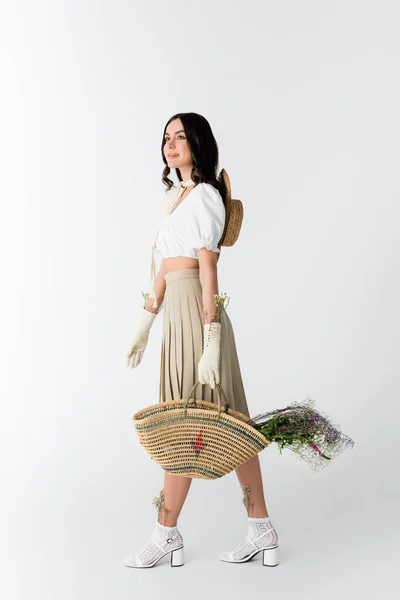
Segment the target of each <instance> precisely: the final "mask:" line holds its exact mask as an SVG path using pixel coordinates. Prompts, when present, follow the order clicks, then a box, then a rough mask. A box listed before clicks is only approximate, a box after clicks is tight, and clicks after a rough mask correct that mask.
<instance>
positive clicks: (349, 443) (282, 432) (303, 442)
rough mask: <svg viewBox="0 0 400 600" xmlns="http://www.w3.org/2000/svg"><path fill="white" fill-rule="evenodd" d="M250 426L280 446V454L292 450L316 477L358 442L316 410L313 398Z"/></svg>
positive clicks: (262, 417) (263, 416) (265, 415)
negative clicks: (283, 449)
mask: <svg viewBox="0 0 400 600" xmlns="http://www.w3.org/2000/svg"><path fill="white" fill-rule="evenodd" d="M250 425H252V426H253V427H254V428H255V429H258V430H259V431H260V432H261V433H262V434H263V435H264V436H265V438H266V439H267V440H268V441H271V442H276V443H277V444H278V447H279V451H280V453H282V448H284V447H287V448H289V449H290V450H292V451H293V452H294V453H295V454H296V455H297V457H298V458H300V459H302V460H304V461H305V462H306V463H307V464H308V465H309V467H310V468H311V470H312V471H313V473H314V474H316V473H317V472H318V471H319V470H320V469H321V468H322V467H324V466H325V465H326V464H329V461H330V460H332V458H334V457H335V456H337V455H338V454H340V453H341V452H343V451H344V450H346V448H352V447H353V445H354V441H353V440H352V439H351V438H350V437H348V436H347V435H345V434H344V433H342V432H341V431H340V429H339V427H338V426H337V425H334V424H333V423H332V422H331V421H330V420H329V418H328V417H327V416H325V415H323V414H322V413H321V412H319V411H317V410H316V408H315V401H314V400H313V399H312V398H310V396H307V398H306V399H305V400H304V401H303V402H298V403H296V402H292V403H291V404H289V406H286V407H285V408H278V409H276V410H272V411H269V412H266V413H262V414H259V415H257V416H255V417H254V418H252V419H251V423H250Z"/></svg>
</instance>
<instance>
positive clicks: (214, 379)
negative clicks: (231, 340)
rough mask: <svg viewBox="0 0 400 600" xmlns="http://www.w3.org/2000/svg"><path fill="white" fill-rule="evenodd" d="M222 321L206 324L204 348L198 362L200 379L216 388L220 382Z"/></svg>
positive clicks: (201, 381)
mask: <svg viewBox="0 0 400 600" xmlns="http://www.w3.org/2000/svg"><path fill="white" fill-rule="evenodd" d="M220 342H221V323H215V322H214V323H205V324H204V350H203V354H202V357H201V359H200V362H199V364H198V380H199V382H200V383H202V384H204V383H209V384H210V386H211V387H212V388H213V389H214V388H215V384H217V383H219V357H220Z"/></svg>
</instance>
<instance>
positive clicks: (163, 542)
mask: <svg viewBox="0 0 400 600" xmlns="http://www.w3.org/2000/svg"><path fill="white" fill-rule="evenodd" d="M168 553H171V567H181V566H182V565H183V564H184V555H183V538H182V536H181V534H180V532H179V530H178V527H177V526H175V527H165V526H164V525H161V524H160V523H158V521H157V523H156V526H155V528H154V530H153V533H152V534H151V536H150V538H149V539H148V540H147V542H146V543H145V544H144V546H143V547H142V548H141V550H139V552H138V553H137V554H135V555H134V556H127V557H126V558H125V565H126V566H127V567H139V568H146V567H154V565H155V564H156V563H157V562H158V561H159V560H161V559H162V558H163V557H164V556H166V555H167V554H168Z"/></svg>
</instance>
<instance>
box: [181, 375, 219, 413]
mask: <svg viewBox="0 0 400 600" xmlns="http://www.w3.org/2000/svg"><path fill="white" fill-rule="evenodd" d="M199 383H200V381H198V380H197V381H196V383H195V384H194V386H193V387H192V389H191V390H190V393H189V396H188V398H187V400H186V402H185V404H184V414H185V415H186V411H187V408H188V404H189V402H190V400H193V403H194V404H196V398H195V397H194V395H193V398H192V394H194V393H195V391H196V388H197V386H198V385H199ZM215 387H216V388H217V397H218V409H217V410H218V418H219V417H220V415H221V395H222V396H223V397H224V398H225V407H224V411H225V412H228V409H229V403H228V400H227V399H226V396H225V393H224V390H223V389H222V387H221V385H220V384H219V383H217V384H216V386H215Z"/></svg>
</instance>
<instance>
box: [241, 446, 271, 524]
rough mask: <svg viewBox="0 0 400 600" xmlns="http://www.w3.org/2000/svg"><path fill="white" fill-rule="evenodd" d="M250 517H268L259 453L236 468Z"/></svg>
mask: <svg viewBox="0 0 400 600" xmlns="http://www.w3.org/2000/svg"><path fill="white" fill-rule="evenodd" d="M236 475H237V477H238V479H239V482H240V485H241V487H242V491H243V495H244V504H245V506H246V510H247V514H248V516H249V517H253V518H262V517H268V511H267V507H266V504H265V498H264V490H263V483H262V475H261V467H260V460H259V456H258V454H256V455H255V456H253V458H251V459H250V460H248V461H247V462H245V463H244V464H243V465H240V466H239V467H237V469H236Z"/></svg>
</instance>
